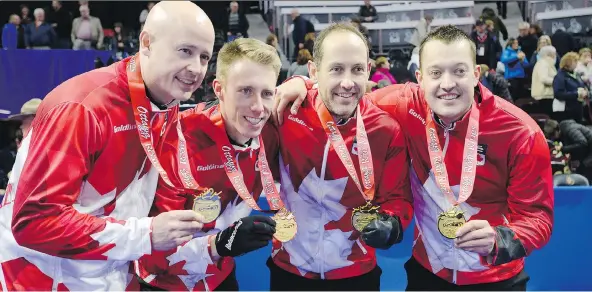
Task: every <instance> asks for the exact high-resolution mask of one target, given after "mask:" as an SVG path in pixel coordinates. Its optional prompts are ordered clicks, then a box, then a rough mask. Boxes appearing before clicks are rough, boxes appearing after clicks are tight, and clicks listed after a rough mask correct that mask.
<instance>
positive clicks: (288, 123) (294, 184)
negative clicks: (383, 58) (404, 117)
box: [272, 90, 412, 279]
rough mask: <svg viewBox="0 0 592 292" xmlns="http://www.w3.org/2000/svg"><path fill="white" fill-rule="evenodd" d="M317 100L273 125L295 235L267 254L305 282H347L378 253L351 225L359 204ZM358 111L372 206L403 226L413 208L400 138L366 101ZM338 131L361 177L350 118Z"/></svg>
mask: <svg viewBox="0 0 592 292" xmlns="http://www.w3.org/2000/svg"><path fill="white" fill-rule="evenodd" d="M321 102H322V101H321V99H320V97H318V96H317V92H316V90H311V91H309V94H308V96H307V99H306V101H305V102H304V104H303V105H302V107H301V109H300V110H299V112H298V114H296V115H291V114H290V113H289V112H288V111H286V113H285V116H284V121H285V122H284V124H283V125H282V126H281V127H280V128H279V135H280V141H281V147H280V149H281V158H280V173H281V192H280V193H281V196H282V199H283V201H284V203H285V204H286V207H287V208H288V209H289V210H290V211H292V212H293V214H294V216H295V218H296V222H297V224H298V232H297V234H296V236H295V237H294V239H292V240H291V241H289V242H286V243H284V244H282V243H281V242H279V241H276V240H274V242H273V250H272V257H273V262H274V263H275V264H276V265H278V266H279V267H280V268H282V269H284V270H286V271H289V272H291V273H294V274H297V275H300V276H303V277H306V278H311V279H342V278H351V277H355V276H359V275H362V274H365V273H368V272H370V271H371V270H372V269H374V268H375V266H376V255H375V250H374V249H373V248H371V247H369V246H367V245H366V244H365V243H364V242H363V241H362V240H361V239H360V238H359V235H360V234H359V232H357V231H355V229H354V228H353V226H352V223H351V216H352V209H353V208H355V207H359V206H362V205H364V204H365V199H364V197H363V196H362V194H361V193H360V191H359V190H358V188H357V187H356V185H355V184H354V182H353V181H352V179H351V178H350V177H349V174H348V173H347V170H346V168H345V167H344V165H343V164H342V162H341V160H340V159H339V157H338V156H337V154H336V152H335V150H334V149H333V147H332V146H331V144H330V142H329V140H328V139H327V134H326V133H325V131H324V129H323V126H322V125H321V122H320V120H319V117H318V115H317V112H316V110H317V108H318V106H319V105H320V103H321ZM359 106H360V110H361V115H362V116H363V117H364V125H365V127H366V132H367V133H368V140H369V141H370V148H371V152H372V158H373V165H374V171H375V182H376V195H375V198H374V202H375V204H378V205H380V206H381V210H382V211H383V212H385V213H387V214H390V215H396V216H398V217H399V218H400V220H401V225H402V226H403V227H407V225H408V224H409V223H410V221H411V218H412V207H411V192H410V190H409V178H408V164H409V161H408V158H407V153H406V151H405V140H404V136H403V133H402V132H401V129H400V127H399V125H398V123H396V122H395V121H394V120H393V119H392V118H390V117H389V116H388V115H387V114H386V113H384V112H383V111H381V110H379V109H378V108H377V107H376V106H374V105H372V104H371V103H370V102H368V101H367V100H366V99H362V100H361V101H360V105H359ZM338 128H339V131H340V132H341V135H342V136H343V139H344V140H345V143H346V145H347V147H348V149H350V154H351V157H352V160H353V162H354V164H355V167H356V171H357V173H358V176H360V168H359V163H358V157H357V145H356V143H355V141H354V138H355V136H356V118H355V117H354V118H352V119H350V120H349V121H347V122H345V123H344V124H342V125H338Z"/></svg>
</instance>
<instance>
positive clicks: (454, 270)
mask: <svg viewBox="0 0 592 292" xmlns="http://www.w3.org/2000/svg"><path fill="white" fill-rule="evenodd" d="M452 253H453V254H454V257H453V260H454V269H453V270H452V284H456V273H457V272H458V251H457V250H456V248H455V247H454V245H453V246H452Z"/></svg>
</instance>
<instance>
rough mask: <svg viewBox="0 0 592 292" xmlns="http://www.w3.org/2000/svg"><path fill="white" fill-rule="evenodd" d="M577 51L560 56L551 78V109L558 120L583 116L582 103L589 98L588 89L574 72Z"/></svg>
mask: <svg viewBox="0 0 592 292" xmlns="http://www.w3.org/2000/svg"><path fill="white" fill-rule="evenodd" d="M578 59H579V55H578V54H577V53H573V52H571V53H567V54H566V55H565V56H563V57H562V58H561V62H560V64H559V67H560V69H559V71H557V75H555V78H554V79H553V95H554V97H555V100H554V101H553V111H554V115H555V117H554V118H555V119H556V120H558V121H563V120H568V119H574V120H576V121H578V122H581V121H582V118H583V110H584V105H583V103H584V102H585V101H586V100H587V99H589V91H588V89H587V87H586V84H585V83H584V81H582V79H581V78H580V76H578V75H576V73H575V72H574V70H575V68H576V66H577V64H578Z"/></svg>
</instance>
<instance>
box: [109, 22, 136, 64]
mask: <svg viewBox="0 0 592 292" xmlns="http://www.w3.org/2000/svg"><path fill="white" fill-rule="evenodd" d="M113 31H114V34H113V37H112V38H111V50H113V54H114V55H115V56H116V58H117V60H121V59H123V58H127V57H128V56H129V55H131V54H132V48H131V40H130V38H129V36H128V35H127V33H126V32H125V30H124V29H123V24H122V23H121V22H116V23H115V24H114V25H113Z"/></svg>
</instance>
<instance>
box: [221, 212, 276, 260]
mask: <svg viewBox="0 0 592 292" xmlns="http://www.w3.org/2000/svg"><path fill="white" fill-rule="evenodd" d="M274 233H275V221H273V219H271V217H269V216H263V215H253V216H248V217H245V218H242V219H239V220H238V221H236V222H234V223H233V224H232V225H231V226H230V227H228V228H226V229H224V230H222V231H221V232H220V233H218V235H216V251H217V252H218V254H219V255H220V256H221V257H237V256H240V255H243V254H245V253H248V252H251V251H254V250H257V249H260V248H262V247H264V246H266V245H267V244H269V241H270V240H271V238H272V237H273V234H274Z"/></svg>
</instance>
